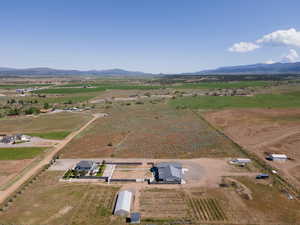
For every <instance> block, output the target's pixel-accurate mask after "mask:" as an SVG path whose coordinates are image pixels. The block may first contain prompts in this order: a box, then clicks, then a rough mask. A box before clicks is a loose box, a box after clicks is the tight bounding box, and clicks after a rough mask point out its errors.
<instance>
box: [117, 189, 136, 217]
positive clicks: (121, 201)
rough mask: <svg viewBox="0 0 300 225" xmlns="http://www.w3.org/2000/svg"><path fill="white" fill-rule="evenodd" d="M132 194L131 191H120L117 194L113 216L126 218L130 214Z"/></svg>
mask: <svg viewBox="0 0 300 225" xmlns="http://www.w3.org/2000/svg"><path fill="white" fill-rule="evenodd" d="M132 198H133V194H132V192H131V191H127V190H125V191H120V192H119V193H118V198H117V202H116V205H115V210H114V214H115V215H118V216H127V215H129V213H130V209H131V203H132Z"/></svg>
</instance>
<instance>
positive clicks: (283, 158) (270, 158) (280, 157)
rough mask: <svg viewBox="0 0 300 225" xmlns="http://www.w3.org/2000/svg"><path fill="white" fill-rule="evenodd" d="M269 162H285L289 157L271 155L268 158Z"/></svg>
mask: <svg viewBox="0 0 300 225" xmlns="http://www.w3.org/2000/svg"><path fill="white" fill-rule="evenodd" d="M267 159H268V160H272V161H278V160H280V161H284V160H287V159H288V157H287V155H285V154H270V155H269V156H268V157H267Z"/></svg>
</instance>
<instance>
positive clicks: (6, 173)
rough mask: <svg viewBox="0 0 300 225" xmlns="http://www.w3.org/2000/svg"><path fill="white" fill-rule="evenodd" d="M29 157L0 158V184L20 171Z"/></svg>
mask: <svg viewBox="0 0 300 225" xmlns="http://www.w3.org/2000/svg"><path fill="white" fill-rule="evenodd" d="M31 161H32V160H31V159H23V160H1V163H0V186H1V185H3V184H5V183H6V182H8V181H9V180H10V179H11V178H12V177H14V176H16V175H17V174H18V173H19V172H20V171H22V170H23V169H24V168H25V167H26V166H27V165H29V163H30V162H31Z"/></svg>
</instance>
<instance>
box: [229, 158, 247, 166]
mask: <svg viewBox="0 0 300 225" xmlns="http://www.w3.org/2000/svg"><path fill="white" fill-rule="evenodd" d="M250 162H251V159H248V158H237V159H232V160H230V164H237V165H245V164H247V163H250Z"/></svg>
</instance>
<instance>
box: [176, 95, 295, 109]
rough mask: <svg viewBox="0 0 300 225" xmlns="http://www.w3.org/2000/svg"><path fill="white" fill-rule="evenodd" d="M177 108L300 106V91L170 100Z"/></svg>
mask: <svg viewBox="0 0 300 225" xmlns="http://www.w3.org/2000/svg"><path fill="white" fill-rule="evenodd" d="M170 104H171V105H172V106H173V107H176V108H190V109H225V108H298V107H300V92H298V93H288V94H260V95H256V96H199V97H184V98H177V99H174V100H171V101H170Z"/></svg>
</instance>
